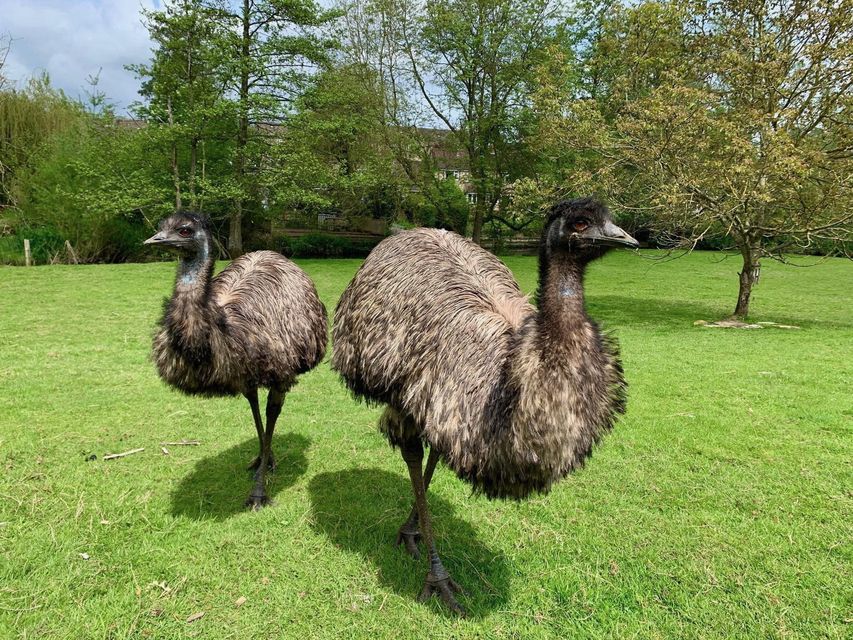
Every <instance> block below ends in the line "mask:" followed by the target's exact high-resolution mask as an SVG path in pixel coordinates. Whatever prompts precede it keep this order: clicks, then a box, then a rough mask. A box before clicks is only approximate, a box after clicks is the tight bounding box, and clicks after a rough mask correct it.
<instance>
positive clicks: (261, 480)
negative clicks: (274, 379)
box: [246, 389, 284, 511]
mask: <svg viewBox="0 0 853 640" xmlns="http://www.w3.org/2000/svg"><path fill="white" fill-rule="evenodd" d="M283 401H284V392H282V391H281V390H280V389H270V392H269V395H268V396H267V428H266V431H264V435H263V441H262V444H261V461H260V464H259V465H258V471H257V473H256V474H255V487H254V488H253V489H252V493H250V494H249V498H248V500H246V506H247V507H251V508H252V510H253V511H257V510H258V509H260V508H261V507H264V506H265V505H267V504H269V501H270V500H269V498H268V497H267V490H266V475H267V468H268V467H269V465H270V461H271V460H272V434H273V432H274V431H275V423H276V420H278V416H279V415H280V414H281V405H282V403H283Z"/></svg>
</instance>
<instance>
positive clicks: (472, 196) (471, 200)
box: [465, 191, 477, 204]
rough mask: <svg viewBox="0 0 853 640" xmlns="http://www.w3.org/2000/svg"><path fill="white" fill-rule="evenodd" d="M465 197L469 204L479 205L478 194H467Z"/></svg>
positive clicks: (471, 192) (470, 192)
mask: <svg viewBox="0 0 853 640" xmlns="http://www.w3.org/2000/svg"><path fill="white" fill-rule="evenodd" d="M465 197H466V198H468V204H477V194H476V193H474V192H473V191H469V192H468V193H466V194H465Z"/></svg>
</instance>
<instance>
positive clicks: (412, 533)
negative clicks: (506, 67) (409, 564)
mask: <svg viewBox="0 0 853 640" xmlns="http://www.w3.org/2000/svg"><path fill="white" fill-rule="evenodd" d="M420 541H421V532H420V531H418V528H417V526H416V525H413V524H411V523H410V522H408V521H406V522H404V523H403V526H401V527H400V530H399V531H397V542H395V543H394V544H396V545H397V546H398V547H399V546H400V545H401V544H404V545H405V547H406V552H407V553H408V554H409V555H410V556H412V557H413V558H414V559H415V560H420V559H421V552H420V549H418V542H420Z"/></svg>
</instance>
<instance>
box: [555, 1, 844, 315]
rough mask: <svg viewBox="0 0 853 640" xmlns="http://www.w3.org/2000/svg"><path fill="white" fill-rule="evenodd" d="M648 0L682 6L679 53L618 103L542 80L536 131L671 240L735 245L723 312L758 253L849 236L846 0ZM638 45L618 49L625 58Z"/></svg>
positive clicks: (581, 177) (593, 183) (751, 277)
mask: <svg viewBox="0 0 853 640" xmlns="http://www.w3.org/2000/svg"><path fill="white" fill-rule="evenodd" d="M647 4H648V3H647ZM658 6H659V7H662V8H663V9H665V10H664V11H662V12H660V15H661V16H666V17H667V20H669V19H671V18H672V17H673V16H682V19H681V22H680V24H681V26H680V28H679V30H678V31H677V33H678V34H679V38H682V37H683V43H684V46H683V48H682V49H681V51H682V53H681V54H680V57H679V59H678V61H669V62H668V63H667V67H668V68H667V69H665V70H664V72H663V73H661V74H660V75H659V77H658V79H657V81H656V82H655V83H654V84H652V85H650V86H648V87H645V88H644V90H643V91H640V92H639V93H638V95H637V96H636V99H635V100H633V101H627V102H625V103H623V104H621V105H620V106H619V108H615V109H614V108H612V107H613V105H612V104H610V108H603V107H602V105H601V104H600V102H599V101H598V100H596V99H591V98H587V97H584V96H573V97H572V99H571V100H569V101H567V102H565V104H568V105H569V108H568V109H565V108H562V109H561V108H560V107H559V105H558V104H557V102H555V100H557V101H558V100H559V95H560V92H559V90H555V89H554V87H551V88H550V89H548V90H545V91H544V95H543V96H542V99H541V100H540V106H542V107H543V112H544V113H545V114H547V115H544V116H543V122H544V123H547V124H546V125H545V127H544V131H545V132H546V134H547V137H548V138H549V139H550V140H551V142H552V144H554V145H571V146H573V147H574V148H575V149H577V150H579V151H580V152H582V153H583V154H585V157H586V158H587V160H588V164H587V166H586V170H585V171H578V172H576V173H575V175H574V177H575V179H576V180H575V183H576V184H578V185H581V186H582V188H589V189H593V190H598V191H600V192H603V193H604V194H605V195H607V196H608V197H610V198H612V199H614V200H615V201H617V202H626V198H625V196H626V194H629V195H630V199H627V202H628V204H629V205H630V206H635V207H644V208H647V209H648V210H649V211H650V212H652V214H653V217H654V219H655V220H656V224H657V225H658V228H659V230H660V232H661V233H662V234H666V236H667V237H668V238H669V239H670V240H672V241H673V242H677V243H679V244H682V245H687V246H695V243H696V242H698V241H699V240H700V239H704V238H709V237H710V236H713V235H717V236H727V237H729V238H731V240H732V242H733V243H734V245H735V246H736V247H737V248H738V250H739V252H740V253H741V256H742V258H743V267H742V270H741V272H740V287H739V293H738V301H737V305H736V306H735V310H734V313H733V315H734V316H735V317H738V318H743V317H746V316H747V314H748V313H749V301H750V296H751V292H752V288H753V286H754V285H755V283H756V282H757V281H758V277H759V274H760V265H761V259H762V257H767V256H770V257H775V258H779V259H784V252H785V251H786V250H789V249H791V248H793V247H795V246H799V247H803V246H809V245H811V244H814V243H815V242H818V241H820V242H824V243H837V242H843V241H844V240H845V239H849V238H850V237H851V220H853V212H851V204H853V165H851V156H853V154H851V152H853V146H851V144H850V135H849V129H850V124H851V118H850V116H851V111H850V100H849V96H848V93H849V90H850V88H851V87H853V66H851V64H850V60H851V56H853V2H851V0H838V1H834V0H802V1H800V0H774V1H772V2H771V1H768V0H708V1H707V2H704V3H700V4H692V5H690V6H691V8H692V13H690V14H688V13H686V12H683V11H682V10H681V8H680V7H679V6H678V5H676V4H659V5H658ZM644 7H646V5H640V6H639V7H636V8H634V9H628V10H626V12H625V15H631V14H632V12H636V11H642V10H644ZM636 51H637V50H636V49H629V50H623V51H622V52H620V53H621V54H626V53H627V54H628V55H627V58H626V59H625V60H624V61H623V63H624V64H623V66H624V68H627V69H631V68H634V65H633V64H632V60H633V59H634V57H636ZM611 53H612V52H611ZM543 80H547V79H545V78H543ZM626 185H627V188H626Z"/></svg>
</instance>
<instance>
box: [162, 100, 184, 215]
mask: <svg viewBox="0 0 853 640" xmlns="http://www.w3.org/2000/svg"><path fill="white" fill-rule="evenodd" d="M166 113H167V114H168V116H169V129H170V131H169V133H170V135H172V136H174V135H175V121H174V119H173V117H172V99H171V98H168V99H167V100H166ZM171 165H172V182H173V183H174V185H175V209H178V210H180V209H181V171H180V169H179V168H178V143H177V142H175V141H174V139H173V140H172V157H171Z"/></svg>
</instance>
